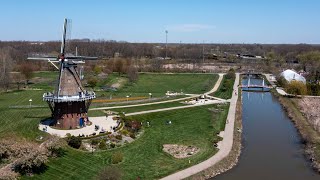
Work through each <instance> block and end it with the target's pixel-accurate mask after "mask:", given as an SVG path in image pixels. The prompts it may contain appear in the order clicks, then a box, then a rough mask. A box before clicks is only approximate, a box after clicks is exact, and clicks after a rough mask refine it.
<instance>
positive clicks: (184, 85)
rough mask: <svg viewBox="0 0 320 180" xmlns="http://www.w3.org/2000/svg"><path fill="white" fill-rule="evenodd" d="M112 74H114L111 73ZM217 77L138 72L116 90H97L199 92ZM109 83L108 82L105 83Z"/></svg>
mask: <svg viewBox="0 0 320 180" xmlns="http://www.w3.org/2000/svg"><path fill="white" fill-rule="evenodd" d="M113 76H114V75H113ZM217 79H218V75H216V74H143V73H142V74H139V79H138V81H137V82H135V83H129V82H126V83H125V84H124V85H123V86H122V87H121V88H120V89H118V91H115V92H97V94H98V95H99V96H100V97H105V98H110V96H112V98H116V97H126V96H132V97H134V96H139V97H143V96H145V97H149V93H152V96H153V97H162V96H165V93H166V92H167V91H174V92H181V91H183V92H184V93H190V94H201V93H205V92H207V91H209V90H210V89H211V88H213V86H214V84H215V83H216V81H217ZM107 85H110V84H107Z"/></svg>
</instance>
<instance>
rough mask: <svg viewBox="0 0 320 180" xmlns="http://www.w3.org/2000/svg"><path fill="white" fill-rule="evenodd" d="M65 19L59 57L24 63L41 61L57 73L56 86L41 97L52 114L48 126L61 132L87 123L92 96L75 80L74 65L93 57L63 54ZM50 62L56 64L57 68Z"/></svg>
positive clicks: (42, 57) (65, 29) (76, 78)
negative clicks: (52, 90) (59, 129)
mask: <svg viewBox="0 0 320 180" xmlns="http://www.w3.org/2000/svg"><path fill="white" fill-rule="evenodd" d="M67 26H68V20H67V19H65V20H64V24H63V34H62V42H61V49H60V54H59V56H58V57H53V56H41V57H28V60H45V61H48V62H49V63H51V64H52V65H54V66H55V67H56V68H57V69H58V70H59V77H58V79H57V85H56V87H55V90H54V92H53V93H51V92H47V93H44V94H43V100H44V101H46V102H47V103H48V105H49V107H50V109H51V112H52V120H53V121H52V123H51V125H53V126H56V127H58V128H61V129H74V128H79V127H80V128H81V127H83V126H84V125H85V124H87V123H89V119H88V116H87V112H88V109H89V106H90V104H91V101H92V99H94V98H95V97H96V95H95V93H94V92H93V91H86V90H85V89H84V88H83V86H82V84H81V80H80V77H79V70H78V68H77V66H78V64H83V63H84V61H85V60H96V59H97V57H86V56H78V54H77V53H76V56H74V55H72V54H66V52H65V47H66V34H67ZM54 63H59V65H58V66H57V65H56V64H54Z"/></svg>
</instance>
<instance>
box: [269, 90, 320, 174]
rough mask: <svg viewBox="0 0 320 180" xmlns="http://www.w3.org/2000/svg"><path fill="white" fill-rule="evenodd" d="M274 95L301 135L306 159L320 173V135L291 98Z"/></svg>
mask: <svg viewBox="0 0 320 180" xmlns="http://www.w3.org/2000/svg"><path fill="white" fill-rule="evenodd" d="M272 93H273V94H274V96H275V97H277V98H278V100H279V102H280V104H281V105H282V107H283V109H284V110H285V111H286V112H287V114H288V116H289V117H290V119H291V121H292V122H293V123H294V125H295V127H296V128H297V130H298V132H299V134H300V135H301V138H302V140H303V144H304V150H305V155H306V158H307V159H309V160H310V161H311V165H312V167H313V169H314V170H315V171H317V172H318V173H320V134H319V133H318V132H317V131H315V130H314V129H313V128H312V126H311V125H310V124H309V122H308V120H307V119H306V117H305V116H304V115H303V114H302V113H301V111H300V110H299V108H298V105H297V104H296V103H295V102H294V101H293V100H292V99H291V98H288V97H283V96H281V95H279V94H278V93H277V92H275V91H272Z"/></svg>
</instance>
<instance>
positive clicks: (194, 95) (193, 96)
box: [89, 74, 224, 111]
mask: <svg viewBox="0 0 320 180" xmlns="http://www.w3.org/2000/svg"><path fill="white" fill-rule="evenodd" d="M223 75H224V74H219V78H218V80H217V82H216V84H215V85H214V87H213V88H212V89H211V90H210V91H208V92H206V93H205V94H211V93H213V92H215V91H217V90H218V88H219V86H220V84H221V81H222V79H223ZM199 95H200V94H192V95H191V96H190V97H185V98H179V99H172V100H167V101H158V102H152V103H144V104H132V105H126V106H113V107H99V108H91V109H89V111H96V110H104V109H117V108H128V107H137V106H148V105H153V104H162V103H169V102H176V101H183V100H186V99H190V98H195V97H198V96H199Z"/></svg>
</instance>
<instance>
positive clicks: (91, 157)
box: [23, 105, 228, 179]
mask: <svg viewBox="0 0 320 180" xmlns="http://www.w3.org/2000/svg"><path fill="white" fill-rule="evenodd" d="M211 107H216V106H215V105H208V106H202V107H195V108H187V109H181V110H174V111H167V112H159V113H151V114H146V115H139V116H134V117H133V118H134V119H137V120H140V121H142V122H146V121H149V122H150V124H151V127H149V128H147V127H146V128H144V133H143V135H142V136H141V137H140V138H138V139H137V140H136V141H134V142H133V143H131V144H128V145H126V146H124V147H121V148H118V149H114V150H111V151H101V152H96V153H94V154H91V153H86V152H81V151H78V150H73V149H68V150H67V153H66V155H65V156H64V157H62V158H57V159H51V160H50V162H49V163H48V168H47V170H46V171H45V172H44V173H43V174H39V175H35V176H33V177H32V179H94V178H95V176H96V175H97V174H98V172H99V171H100V170H101V169H102V168H103V167H105V166H108V165H109V164H110V157H111V154H112V153H113V152H115V151H121V152H122V153H123V154H124V161H123V162H121V163H120V164H118V165H116V166H117V167H119V168H120V169H121V170H122V172H123V174H124V179H136V178H137V177H138V176H139V177H140V178H141V179H157V178H160V177H163V176H165V175H168V174H170V173H172V172H175V171H177V170H180V169H183V168H186V167H189V166H191V165H193V164H197V163H199V162H201V161H203V160H205V159H207V158H209V157H210V156H212V155H213V154H214V153H216V152H217V149H215V148H213V146H212V145H213V144H212V141H213V140H214V139H215V138H217V137H216V134H217V132H219V131H220V130H221V128H223V127H224V124H225V119H226V116H227V111H228V110H227V109H228V106H223V107H222V108H223V109H224V111H222V112H220V113H213V112H211V111H209V110H208V108H211ZM167 120H171V121H172V125H166V123H165V122H166V121H167ZM163 144H184V145H195V146H197V147H199V148H200V149H201V150H200V152H199V153H197V154H196V155H194V156H192V157H190V158H186V159H175V158H173V157H171V156H170V155H168V154H166V153H164V152H162V145H163ZM189 160H190V162H191V163H190V164H189ZM27 178H29V177H23V179H27Z"/></svg>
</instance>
